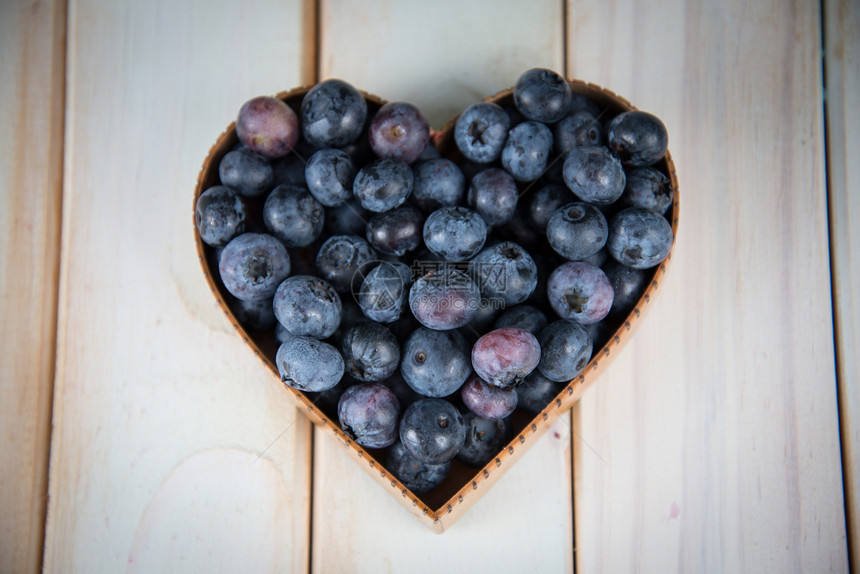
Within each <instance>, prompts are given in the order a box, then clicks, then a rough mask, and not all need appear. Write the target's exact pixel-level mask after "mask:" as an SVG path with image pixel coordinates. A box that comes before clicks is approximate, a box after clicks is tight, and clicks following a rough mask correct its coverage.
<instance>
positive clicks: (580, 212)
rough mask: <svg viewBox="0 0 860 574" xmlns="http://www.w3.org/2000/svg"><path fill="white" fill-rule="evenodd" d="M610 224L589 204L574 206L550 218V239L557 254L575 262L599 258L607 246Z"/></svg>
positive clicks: (565, 207)
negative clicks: (597, 254)
mask: <svg viewBox="0 0 860 574" xmlns="http://www.w3.org/2000/svg"><path fill="white" fill-rule="evenodd" d="M608 236H609V224H608V223H607V222H606V217H605V216H604V215H603V212H602V211H600V210H599V209H597V208H596V207H595V206H593V205H591V204H589V203H582V202H573V203H568V204H567V205H565V206H563V207H560V208H559V209H557V210H556V212H555V213H553V214H552V217H550V218H549V222H548V223H547V225H546V238H547V240H548V241H549V244H550V246H551V247H552V248H553V249H554V250H555V252H556V253H558V254H559V255H561V256H562V257H564V258H565V259H570V260H572V261H581V260H583V259H587V258H589V257H591V256H592V255H595V254H596V253H597V252H598V251H600V250H601V249H603V246H604V245H606V239H607V237H608Z"/></svg>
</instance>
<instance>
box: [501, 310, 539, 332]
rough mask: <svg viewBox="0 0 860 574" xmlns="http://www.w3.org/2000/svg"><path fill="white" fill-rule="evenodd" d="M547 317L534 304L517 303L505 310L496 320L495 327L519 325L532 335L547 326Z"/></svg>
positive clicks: (518, 326)
mask: <svg viewBox="0 0 860 574" xmlns="http://www.w3.org/2000/svg"><path fill="white" fill-rule="evenodd" d="M546 324H547V318H546V315H544V313H543V311H541V310H540V309H538V308H537V307H534V306H532V305H517V306H516V307H511V308H510V309H508V310H507V311H505V312H504V313H503V314H502V315H501V317H499V318H498V320H497V321H496V323H495V325H494V328H496V329H501V328H502V327H517V328H518V329H524V330H526V331H528V332H529V333H531V334H532V335H537V334H538V333H539V332H540V330H541V329H543V328H544V327H546Z"/></svg>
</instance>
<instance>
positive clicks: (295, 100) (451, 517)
mask: <svg viewBox="0 0 860 574" xmlns="http://www.w3.org/2000/svg"><path fill="white" fill-rule="evenodd" d="M569 83H570V85H571V88H572V90H573V92H574V93H575V94H581V95H584V96H587V97H588V98H590V99H591V100H592V101H594V102H595V103H596V104H597V105H598V106H600V108H601V110H603V113H604V114H605V115H606V117H609V118H611V117H613V116H615V115H617V114H619V113H621V112H623V111H626V110H632V109H635V108H634V107H633V105H632V104H631V103H630V102H628V101H627V100H625V99H624V98H622V97H620V96H618V95H616V94H614V93H612V92H611V91H609V90H607V89H605V88H602V87H600V86H597V85H595V84H591V83H587V82H583V81H580V80H569ZM309 89H310V87H309V86H308V87H301V88H295V89H292V90H290V91H288V92H282V93H280V94H278V95H277V97H278V98H279V99H281V100H283V101H285V102H286V103H287V105H289V106H290V107H291V108H292V109H293V110H298V109H299V108H300V107H301V101H302V98H303V97H304V95H305V93H307V91H308V90H309ZM362 93H363V94H364V96H365V99H366V100H367V103H368V117H372V114H373V113H374V112H375V111H376V110H377V109H378V108H379V107H380V106H381V105H383V104H384V103H385V101H384V100H382V99H381V98H379V97H377V96H374V95H372V94H367V93H364V92H362ZM484 101H488V102H495V103H498V104H500V105H502V106H513V89H512V88H511V89H507V90H503V91H501V92H499V93H497V94H496V95H494V96H490V97H488V98H485V100H484ZM455 122H456V118H454V119H452V120H451V121H449V122H448V123H447V124H445V126H444V127H443V128H442V129H441V130H438V131H434V132H433V133H432V134H431V137H432V138H433V140H434V143H435V144H436V147H437V149H438V150H439V151H440V153H441V155H442V156H443V157H448V158H450V159H453V160H455V161H456V160H458V159H459V151H458V150H457V148H456V145H454V141H453V130H454V124H455ZM237 143H238V138H237V136H236V130H235V122H233V123H231V124H230V125H228V126H227V129H226V130H225V131H224V132H223V133H222V134H221V135H220V136H219V137H218V139H217V141H216V142H215V144H214V145H213V146H212V148H211V149H210V150H209V154H208V155H207V157H206V159H205V160H204V162H203V166H202V168H201V170H200V173H199V175H198V178H197V185H196V187H195V189H194V203H193V204H192V211H193V205H196V202H197V198H198V197H199V196H200V194H201V193H203V192H204V191H205V190H206V189H208V188H209V187H211V186H213V185H218V184H219V183H220V179H219V174H218V165H219V162H220V161H221V158H222V157H223V156H224V155H225V154H226V153H227V152H228V151H230V150H231V149H233V148H234V147H235V146H236V144H237ZM653 167H654V168H656V169H658V170H659V171H661V172H662V173H663V174H664V175H666V176H667V177H668V178H669V181H670V183H671V186H672V190H673V192H674V199H673V204H672V205H671V206H670V208H669V211H668V212H667V213H666V217H667V219H668V221H669V222H670V223H671V226H672V232H673V234H674V236H675V241H676V242H677V234H678V213H679V187H678V177H677V173H676V171H675V165H674V163H673V162H672V157H671V155H670V154H669V153H667V154H666V156H665V157H664V158H663V159H662V160H661V161H660V162H659V163H658V164H656V165H655V166H653ZM525 193H527V191H526V192H525ZM193 227H194V236H195V241H196V243H197V253H198V257H199V260H200V264H201V266H202V268H203V273H204V275H205V276H206V280H207V282H208V283H209V286H210V287H211V289H212V293H213V294H214V295H215V298H216V300H217V301H218V304H219V305H220V307H221V308H222V309H223V311H224V313H226V314H227V317H228V318H229V320H230V323H232V325H233V327H234V328H235V329H236V332H237V334H238V335H239V336H240V338H241V339H242V341H243V342H244V343H245V344H247V345H248V346H249V347H250V349H251V350H252V351H253V352H254V354H255V355H256V356H257V358H258V359H260V360H261V361H263V363H265V364H266V366H267V367H268V368H269V370H270V371H271V372H272V375H273V378H272V383H273V384H277V385H279V386H280V387H281V388H283V389H284V391H285V392H286V393H287V395H288V396H289V397H290V398H291V399H292V400H293V401H294V402H295V404H296V406H297V407H298V409H299V410H300V411H301V412H303V413H304V414H305V415H306V416H307V417H308V418H309V419H310V420H311V421H312V422H313V423H314V424H316V425H318V426H319V427H320V428H321V429H322V430H323V432H324V433H326V434H329V435H331V438H332V439H333V440H335V441H336V442H337V443H338V444H340V445H341V446H342V447H343V448H344V449H345V450H346V452H347V453H349V455H350V456H351V457H352V458H353V459H355V461H356V462H357V463H358V464H359V466H361V467H362V468H364V469H365V470H366V471H367V472H368V473H369V474H370V476H372V477H373V478H374V479H375V480H376V482H378V483H379V484H380V486H382V487H383V488H384V489H386V490H387V491H389V492H390V493H391V494H392V496H394V497H395V498H396V499H397V500H399V501H400V502H401V503H402V504H403V505H404V507H406V508H407V509H408V510H409V511H410V512H411V513H412V514H414V515H415V516H417V517H418V518H419V519H420V520H421V521H422V522H423V523H424V524H425V525H426V526H428V527H429V528H430V529H432V530H433V531H435V532H442V531H444V530H445V529H446V528H447V527H448V526H450V525H451V524H453V523H454V522H455V521H456V520H457V519H458V518H459V517H460V516H462V515H463V513H464V512H465V511H466V510H467V509H468V508H470V507H471V505H472V504H474V503H475V501H477V500H478V498H480V497H481V496H482V495H483V494H484V493H485V492H486V491H487V490H488V489H489V488H490V486H492V485H493V484H494V483H495V482H496V481H497V480H498V479H499V478H500V477H501V476H502V475H503V474H504V472H505V471H506V470H507V469H508V468H510V467H511V466H512V465H513V464H514V463H515V462H516V461H517V460H518V459H519V458H520V457H521V456H522V455H523V453H525V452H526V451H527V450H528V449H529V447H531V445H532V444H534V443H535V441H537V440H538V439H539V438H540V437H541V436H542V435H543V434H544V432H546V430H547V429H548V428H549V427H550V426H551V425H552V423H553V422H554V421H555V420H556V419H557V418H558V417H559V416H560V414H562V413H564V412H565V411H567V410H568V409H570V408H571V406H572V405H573V404H574V403H575V402H576V401H577V400H578V399H579V397H581V396H582V394H583V393H584V392H585V390H586V389H587V388H588V387H589V386H590V385H591V384H592V383H593V382H594V381H595V380H597V377H598V376H599V375H600V373H601V372H603V370H604V369H606V368H607V366H608V365H609V363H610V362H611V361H612V359H613V358H614V356H615V355H616V354H617V353H618V352H619V351H620V350H621V349H622V348H623V346H624V345H625V344H626V343H627V341H628V340H629V339H630V337H631V336H632V334H633V332H634V331H635V329H636V327H637V325H638V324H639V323H640V322H641V321H642V320H643V318H644V317H645V314H646V312H647V311H648V309H649V308H650V306H651V304H652V303H653V301H654V296H655V294H656V293H657V291H658V290H659V289H660V285H661V284H662V282H663V277H664V276H665V274H666V272H667V270H668V267H669V262H670V261H671V257H672V254H671V252H670V254H669V256H668V257H667V258H666V259H665V260H664V261H663V262H662V263H660V264H659V265H658V266H657V267H655V268H653V269H651V270H649V271H648V282H647V287H646V289H645V290H644V292H643V294H642V295H641V297H640V299H639V301H638V302H637V303H636V305H635V307H634V308H633V309H632V311H630V313H629V315H628V316H627V317H626V319H624V320H623V321H621V322H620V323H619V324H618V325H617V328H616V329H615V330H614V332H613V333H612V334H611V335H610V336H609V337H608V340H607V342H605V343H604V344H603V345H602V346H601V347H599V348H598V347H595V348H594V352H593V354H592V357H591V360H590V362H589V363H588V366H587V367H586V368H585V369H584V370H583V371H582V373H581V374H580V375H578V376H577V377H576V378H574V379H573V380H572V381H570V382H569V383H568V384H567V385H562V384H559V389H560V391H559V393H558V394H557V395H556V396H555V398H554V399H553V400H552V401H550V403H549V404H548V405H547V406H546V407H545V408H544V409H543V410H542V411H541V412H539V413H538V414H537V415H534V416H532V415H530V414H528V413H526V412H524V411H521V410H517V411H516V412H515V413H514V414H513V415H511V417H510V420H511V422H512V425H513V431H514V434H513V438H512V439H511V440H510V442H508V443H507V444H506V445H505V446H504V447H503V448H502V449H501V451H500V452H499V453H498V454H497V455H496V456H495V458H493V459H492V460H491V461H490V462H489V463H488V464H486V465H485V466H484V467H483V468H480V469H474V468H470V467H467V466H465V465H463V464H460V463H458V462H457V461H456V460H455V461H453V464H452V468H451V472H450V474H449V476H448V477H447V478H446V479H445V481H444V482H443V483H442V484H441V485H440V486H438V487H437V488H435V489H434V490H432V491H430V492H429V493H426V494H420V495H418V494H415V493H413V492H412V491H410V490H409V489H408V488H406V487H405V486H404V485H403V484H401V483H400V481H398V480H397V478H395V477H394V476H393V475H392V473H391V472H390V471H389V470H387V469H386V468H385V466H384V465H383V461H384V457H383V455H382V452H383V451H378V450H366V449H364V448H363V447H361V446H359V445H358V444H357V443H356V442H355V441H354V440H352V439H351V438H350V437H349V436H348V435H347V433H345V432H344V431H343V430H341V428H340V426H339V424H338V422H337V420H336V418H332V417H330V416H329V415H327V414H326V413H325V412H323V410H322V409H321V408H319V407H318V406H317V404H315V402H314V400H312V398H311V397H310V396H309V395H306V394H304V393H303V392H301V391H298V390H296V389H293V388H290V387H287V386H286V385H284V384H283V383H282V382H281V380H280V376H279V374H278V370H277V367H276V366H275V361H274V357H275V352H276V350H277V349H276V345H277V343H276V340H275V336H274V330H269V331H264V332H259V333H257V332H255V333H250V332H248V331H247V330H246V329H245V328H244V327H243V326H242V325H241V324H240V322H239V321H238V320H237V318H236V315H235V314H234V313H233V311H232V310H231V309H230V306H229V305H228V301H229V300H230V299H231V296H230V295H229V293H228V292H227V291H226V289H225V288H224V285H223V284H222V282H221V280H220V278H219V272H218V265H217V261H216V255H215V253H214V251H215V250H214V249H213V248H212V247H209V246H208V245H206V244H205V243H203V241H202V240H201V238H200V235H199V233H198V232H197V227H196V225H194V226H193ZM673 249H674V246H673Z"/></svg>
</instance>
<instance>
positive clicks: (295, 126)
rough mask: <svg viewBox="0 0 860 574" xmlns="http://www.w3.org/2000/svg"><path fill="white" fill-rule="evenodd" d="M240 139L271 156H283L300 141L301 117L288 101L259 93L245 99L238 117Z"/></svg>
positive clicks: (254, 149) (237, 124)
mask: <svg viewBox="0 0 860 574" xmlns="http://www.w3.org/2000/svg"><path fill="white" fill-rule="evenodd" d="M236 135H237V136H238V138H239V141H240V142H242V143H243V144H245V145H246V146H248V147H249V148H251V149H252V150H253V151H255V152H257V153H259V154H262V155H264V156H266V157H268V158H277V157H283V156H285V155H287V154H288V153H290V152H291V151H293V148H294V147H295V146H296V142H298V141H299V119H298V117H297V116H296V113H295V112H294V111H293V110H292V108H290V107H289V106H288V105H287V104H286V103H285V102H283V101H281V100H279V99H277V98H274V97H271V96H258V97H256V98H252V99H250V100H248V101H247V102H245V103H244V104H243V105H242V107H241V109H240V110H239V115H238V117H237V118H236Z"/></svg>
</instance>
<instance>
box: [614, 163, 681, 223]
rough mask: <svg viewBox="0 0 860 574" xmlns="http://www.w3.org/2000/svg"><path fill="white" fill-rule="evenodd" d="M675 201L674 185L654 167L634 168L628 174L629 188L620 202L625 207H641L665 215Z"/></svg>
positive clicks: (627, 187)
mask: <svg viewBox="0 0 860 574" xmlns="http://www.w3.org/2000/svg"><path fill="white" fill-rule="evenodd" d="M673 199H674V193H673V192H672V184H671V182H670V181H669V178H668V177H666V176H665V175H664V174H663V173H662V172H660V171H657V170H656V169H654V168H653V167H634V168H633V169H631V170H630V171H629V172H627V186H626V187H625V188H624V195H622V196H621V200H620V203H622V204H623V205H624V206H625V207H641V208H643V209H650V210H651V211H654V212H656V213H659V214H660V215H665V213H666V212H667V211H668V210H669V206H671V205H672V200H673Z"/></svg>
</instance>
